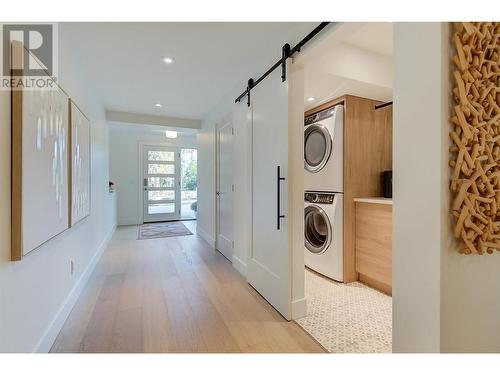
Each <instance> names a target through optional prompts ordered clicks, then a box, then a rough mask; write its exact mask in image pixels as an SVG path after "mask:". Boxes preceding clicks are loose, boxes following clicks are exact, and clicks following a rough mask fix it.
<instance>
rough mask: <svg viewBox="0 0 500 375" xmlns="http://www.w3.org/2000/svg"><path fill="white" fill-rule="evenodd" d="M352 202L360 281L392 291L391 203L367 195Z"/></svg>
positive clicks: (389, 292) (381, 289)
mask: <svg viewBox="0 0 500 375" xmlns="http://www.w3.org/2000/svg"><path fill="white" fill-rule="evenodd" d="M374 201H376V200H374ZM355 206H356V210H355V214H356V219H355V249H356V271H357V272H358V275H359V281H361V282H363V283H365V284H367V285H369V286H371V287H373V288H375V289H378V290H380V291H382V292H384V293H387V294H390V295H392V204H390V202H384V201H383V200H382V201H380V202H378V203H372V202H370V200H368V199H367V200H364V201H359V200H356V202H355Z"/></svg>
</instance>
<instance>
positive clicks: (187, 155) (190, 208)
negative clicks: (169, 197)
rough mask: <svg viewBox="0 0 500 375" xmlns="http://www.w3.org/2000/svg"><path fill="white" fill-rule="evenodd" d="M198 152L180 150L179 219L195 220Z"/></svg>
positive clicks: (187, 149)
mask: <svg viewBox="0 0 500 375" xmlns="http://www.w3.org/2000/svg"><path fill="white" fill-rule="evenodd" d="M197 156H198V152H197V150H196V149H192V148H183V149H181V218H182V219H196V212H197V204H198V202H197V200H198V196H197V191H198V159H197Z"/></svg>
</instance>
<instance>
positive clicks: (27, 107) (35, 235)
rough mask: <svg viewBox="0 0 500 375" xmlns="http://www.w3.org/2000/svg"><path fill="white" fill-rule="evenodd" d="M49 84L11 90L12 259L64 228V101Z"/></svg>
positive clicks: (60, 92) (66, 221) (66, 207)
mask: <svg viewBox="0 0 500 375" xmlns="http://www.w3.org/2000/svg"><path fill="white" fill-rule="evenodd" d="M19 48H21V50H22V47H19ZM53 83H54V84H53V87H52V88H44V89H36V90H33V89H31V90H28V89H26V90H25V89H16V90H13V91H12V124H11V125H12V249H11V253H12V254H11V258H12V260H20V259H21V258H22V257H23V256H25V255H26V254H28V253H30V252H31V251H33V250H35V249H36V248H38V247H40V246H41V245H42V244H44V243H45V242H47V241H48V240H50V239H51V238H53V237H55V236H56V235H58V234H60V233H61V232H63V231H64V230H66V229H68V228H69V193H68V190H69V189H68V181H69V180H68V178H69V176H68V172H69V170H68V157H69V149H68V130H69V129H68V102H69V97H68V95H66V93H65V92H64V91H63V90H62V89H61V88H60V87H59V86H58V85H57V84H56V83H55V82H54V81H53Z"/></svg>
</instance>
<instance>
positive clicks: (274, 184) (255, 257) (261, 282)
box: [240, 69, 291, 319]
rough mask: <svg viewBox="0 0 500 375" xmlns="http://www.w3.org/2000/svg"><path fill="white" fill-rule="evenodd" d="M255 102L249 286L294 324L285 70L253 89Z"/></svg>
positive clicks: (253, 106)
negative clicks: (289, 236) (292, 318)
mask: <svg viewBox="0 0 500 375" xmlns="http://www.w3.org/2000/svg"><path fill="white" fill-rule="evenodd" d="M251 102H252V143H253V144H252V154H253V168H252V170H253V182H252V184H253V193H252V194H253V199H252V200H253V203H252V209H253V213H252V216H253V218H252V221H253V225H252V249H251V254H250V257H249V260H248V268H247V272H248V282H249V283H250V284H251V285H252V286H253V287H254V288H255V289H256V290H257V291H258V292H259V293H260V294H261V295H262V296H264V298H266V299H267V301H268V302H269V303H271V305H273V306H274V307H275V308H276V310H278V311H279V312H280V313H281V314H282V315H283V316H284V317H285V318H286V319H290V318H291V281H290V280H291V267H290V248H289V239H288V213H287V209H288V177H287V176H288V81H286V82H282V81H281V69H275V71H274V72H273V73H271V74H270V75H269V76H268V77H267V78H266V79H265V80H264V81H262V82H261V83H260V84H259V85H258V86H257V87H256V88H255V89H253V90H252V92H251ZM240 105H245V104H243V103H242V104H240ZM278 169H279V173H280V177H282V178H284V180H281V179H279V177H278ZM281 216H284V217H281Z"/></svg>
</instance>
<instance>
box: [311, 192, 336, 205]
mask: <svg viewBox="0 0 500 375" xmlns="http://www.w3.org/2000/svg"><path fill="white" fill-rule="evenodd" d="M333 198H335V194H332V193H314V192H307V193H304V200H305V201H307V202H311V203H320V204H333Z"/></svg>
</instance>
